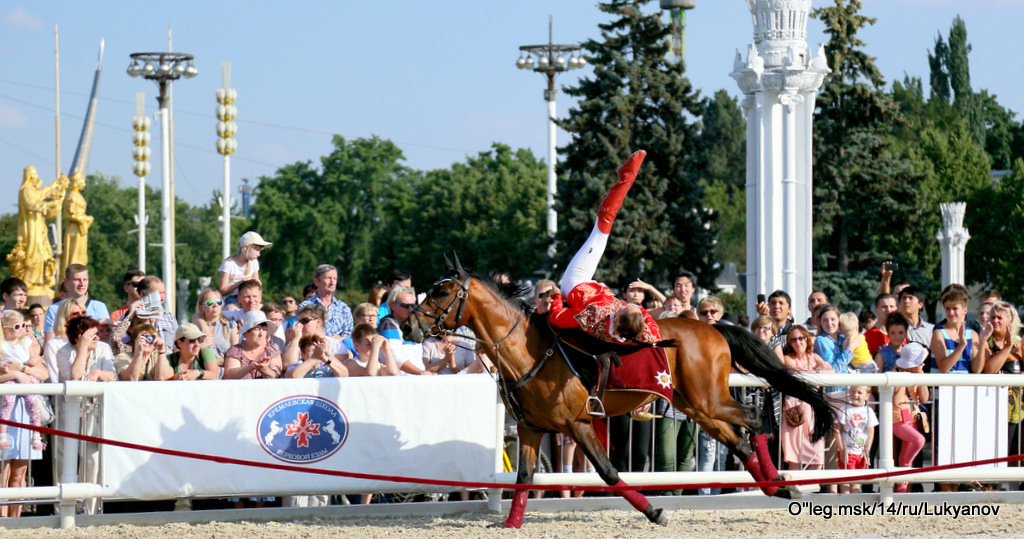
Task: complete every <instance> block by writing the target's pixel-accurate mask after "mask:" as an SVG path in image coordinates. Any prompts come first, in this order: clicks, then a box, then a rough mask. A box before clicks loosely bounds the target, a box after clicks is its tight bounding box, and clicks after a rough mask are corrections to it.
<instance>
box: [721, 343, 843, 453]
mask: <svg viewBox="0 0 1024 539" xmlns="http://www.w3.org/2000/svg"><path fill="white" fill-rule="evenodd" d="M715 329H717V330H718V332H719V333H721V334H722V336H723V337H725V341H726V342H727V343H729V352H730V353H731V354H732V360H733V362H734V363H735V364H737V365H739V366H741V367H743V368H744V369H746V370H747V371H748V372H750V373H751V374H754V375H756V376H760V377H761V378H764V379H765V380H766V381H767V382H768V383H769V384H770V385H771V386H772V387H774V388H776V389H778V390H779V391H781V392H782V393H784V394H786V395H790V396H793V397H796V398H798V399H800V400H802V401H804V402H806V403H807V404H809V405H811V408H812V409H813V410H814V433H813V434H812V437H813V438H814V440H815V441H817V440H820V439H821V437H822V436H825V433H826V432H828V431H830V430H832V423H833V421H834V420H835V411H834V410H833V409H832V406H830V405H829V403H828V401H827V400H826V399H825V397H824V396H822V394H821V393H820V392H819V391H818V389H817V388H815V387H814V386H812V385H810V384H808V383H807V382H804V381H803V380H801V379H800V378H797V377H796V376H794V375H793V373H792V372H791V371H790V370H789V369H788V368H786V366H785V365H783V364H782V363H781V362H780V361H779V358H778V356H776V355H775V352H773V351H772V350H771V348H768V347H767V346H765V344H764V343H763V342H761V340H760V339H758V338H757V336H755V335H754V334H753V333H751V332H749V331H747V330H746V329H745V328H742V327H739V326H730V325H727V324H715Z"/></svg>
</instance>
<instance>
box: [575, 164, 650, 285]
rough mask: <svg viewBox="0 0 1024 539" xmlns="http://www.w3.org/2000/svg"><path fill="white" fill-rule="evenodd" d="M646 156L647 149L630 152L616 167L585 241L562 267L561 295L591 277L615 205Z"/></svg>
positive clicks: (602, 249)
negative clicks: (616, 179)
mask: <svg viewBox="0 0 1024 539" xmlns="http://www.w3.org/2000/svg"><path fill="white" fill-rule="evenodd" d="M646 156H647V152H645V151H643V150H639V151H637V152H634V153H633V155H631V156H629V159H628V160H627V161H626V164H624V165H622V166H621V167H619V170H618V171H617V174H618V176H619V181H618V182H617V183H616V184H615V185H613V186H612V188H611V190H609V191H608V194H607V195H605V197H604V200H603V201H601V205H600V206H599V207H598V209H597V223H596V224H595V225H594V229H593V230H591V231H590V236H589V237H588V238H587V241H585V242H584V243H583V246H582V247H580V250H579V251H576V255H575V256H573V257H572V261H570V262H569V265H568V266H566V268H565V275H563V276H562V282H561V283H560V286H559V288H561V290H562V294H563V295H566V296H567V295H569V291H570V290H572V289H573V287H574V286H576V285H578V284H580V283H582V282H586V281H590V280H592V279H593V278H594V273H595V272H596V271H597V264H598V263H599V262H600V261H601V256H602V255H603V254H604V249H605V246H607V245H608V235H609V234H610V233H611V231H612V223H613V222H614V221H615V216H616V215H617V214H618V213H619V208H621V207H622V201H623V200H625V199H626V193H628V192H629V188H630V187H632V186H633V181H634V180H636V175H637V173H638V172H639V171H640V165H641V164H642V163H643V162H644V157H646Z"/></svg>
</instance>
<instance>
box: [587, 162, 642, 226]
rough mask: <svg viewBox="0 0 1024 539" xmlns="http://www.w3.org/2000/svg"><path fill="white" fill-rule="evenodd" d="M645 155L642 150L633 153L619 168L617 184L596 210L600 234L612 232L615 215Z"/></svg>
mask: <svg viewBox="0 0 1024 539" xmlns="http://www.w3.org/2000/svg"><path fill="white" fill-rule="evenodd" d="M646 155H647V152H645V151H643V150H640V151H638V152H635V153H634V154H633V155H631V156H629V160H628V161H626V164H625V165H622V166H621V167H619V170H618V176H619V181H618V183H616V184H615V185H613V186H612V188H611V190H610V191H608V195H607V196H605V197H604V201H602V202H601V206H600V207H599V208H598V209H597V228H598V229H600V230H601V232H604V233H605V234H608V233H610V232H611V231H612V222H613V221H615V215H616V214H618V213H619V208H620V207H622V201H623V200H625V199H626V193H627V192H629V188H630V187H632V186H633V180H635V179H636V174H637V172H639V171H640V164H641V163H643V162H644V156H646Z"/></svg>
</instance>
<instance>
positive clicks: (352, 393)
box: [102, 375, 503, 499]
mask: <svg viewBox="0 0 1024 539" xmlns="http://www.w3.org/2000/svg"><path fill="white" fill-rule="evenodd" d="M103 400H104V402H103V433H104V436H105V437H107V438H111V439H114V440H120V441H125V442H132V443H137V444H143V445H151V446H156V447H161V448H164V449H175V450H180V451H190V452H194V453H203V454H208V455H217V456H224V457H231V458H236V459H242V460H250V461H255V462H266V463H276V464H288V465H293V466H300V467H307V466H308V467H309V468H311V469H318V470H339V471H347V472H359V473H368V474H380V475H396V476H406V477H422V478H432V479H446V480H455V481H482V482H493V481H494V477H495V475H494V474H495V472H496V471H500V463H501V449H502V446H501V437H502V426H503V425H502V424H501V419H500V418H499V417H498V416H499V412H498V409H499V407H500V404H499V403H498V401H497V390H496V387H495V385H494V382H493V381H492V380H491V379H490V377H488V376H487V375H463V376H398V377H391V376H388V377H358V378H340V379H338V378H321V379H301V380H221V381H209V382H203V381H196V382H181V381H168V382H130V383H129V382H114V383H111V384H109V385H108V386H106V387H105V392H104V398H103ZM102 459H103V460H102V462H103V464H102V472H103V476H102V481H103V483H104V485H105V486H107V487H109V488H113V489H114V490H115V491H116V492H117V496H124V497H129V498H138V499H160V498H174V497H189V496H214V495H225V496H226V495H256V494H267V493H278V494H318V493H320V494H327V493H345V492H347V493H359V492H385V491H391V492H394V491H415V490H423V488H422V487H416V486H412V485H410V484H404V483H392V482H381V481H371V480H362V479H351V478H346V477H335V476H326V475H319V474H304V473H298V472H288V471H282V470H271V469H265V468H255V467H247V466H240V465H235V464H221V463H216V462H211V461H204V460H197V459H191V458H184V457H172V456H167V455H159V454H153V453H148V452H144V451H137V450H132V449H124V448H120V447H115V446H106V445H105V446H103V448H102ZM445 490H449V489H446V488H443V487H430V488H429V491H431V492H440V491H445Z"/></svg>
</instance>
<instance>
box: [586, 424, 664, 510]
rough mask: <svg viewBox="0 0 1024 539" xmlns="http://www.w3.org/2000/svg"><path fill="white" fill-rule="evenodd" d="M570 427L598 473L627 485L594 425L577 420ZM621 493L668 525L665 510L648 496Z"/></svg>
mask: <svg viewBox="0 0 1024 539" xmlns="http://www.w3.org/2000/svg"><path fill="white" fill-rule="evenodd" d="M569 428H570V430H571V434H572V437H573V439H574V440H576V443H577V444H579V445H580V447H581V448H583V452H584V453H585V454H586V455H587V458H589V459H590V462H592V463H593V464H594V469H595V470H597V474H598V475H600V476H601V479H602V480H604V482H605V483H607V484H608V485H610V486H613V487H624V486H627V485H626V483H625V482H624V481H623V480H622V479H621V478H619V472H618V470H616V469H615V467H614V466H612V461H611V459H609V458H608V455H607V454H606V453H605V451H604V446H602V445H601V441H600V440H599V439H598V438H597V433H596V432H594V426H593V425H592V424H590V423H589V422H586V423H585V422H580V421H576V422H573V423H572V425H571V426H570V427H569ZM619 494H620V495H621V496H622V497H623V498H625V499H626V501H628V502H629V504H630V505H632V506H633V507H634V508H635V509H636V510H637V511H640V512H642V513H643V514H644V516H646V517H647V519H648V520H650V521H651V522H654V523H656V524H660V525H662V526H667V525H668V516H667V515H665V513H664V511H663V510H662V509H660V508H655V507H654V506H653V505H651V502H649V501H647V497H646V496H644V495H643V494H640V493H639V492H637V491H635V490H623V491H622V492H619Z"/></svg>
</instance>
